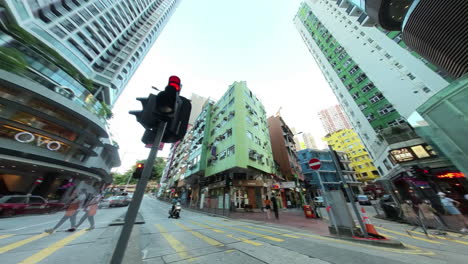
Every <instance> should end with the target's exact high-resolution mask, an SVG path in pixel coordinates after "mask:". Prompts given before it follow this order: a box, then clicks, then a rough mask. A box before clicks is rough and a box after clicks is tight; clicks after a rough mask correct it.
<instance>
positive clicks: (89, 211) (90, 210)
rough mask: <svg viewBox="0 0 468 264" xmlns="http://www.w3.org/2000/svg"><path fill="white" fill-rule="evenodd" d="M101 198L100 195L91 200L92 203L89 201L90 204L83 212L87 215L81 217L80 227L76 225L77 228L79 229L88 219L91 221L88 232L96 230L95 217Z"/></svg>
mask: <svg viewBox="0 0 468 264" xmlns="http://www.w3.org/2000/svg"><path fill="white" fill-rule="evenodd" d="M101 198H102V196H101V195H100V194H98V195H96V196H94V198H93V199H91V201H89V203H88V204H86V205H85V206H84V210H83V211H85V214H84V215H83V216H82V217H81V219H80V221H79V222H78V225H76V228H78V227H79V226H80V225H81V224H82V223H83V222H84V221H85V220H86V219H88V221H89V228H88V229H87V230H93V229H94V228H95V225H94V216H95V215H96V212H97V209H98V204H99V201H100V200H101Z"/></svg>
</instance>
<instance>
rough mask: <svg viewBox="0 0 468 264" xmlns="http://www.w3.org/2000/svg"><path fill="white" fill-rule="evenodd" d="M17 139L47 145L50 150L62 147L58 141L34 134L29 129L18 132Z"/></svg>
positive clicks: (39, 145)
mask: <svg viewBox="0 0 468 264" xmlns="http://www.w3.org/2000/svg"><path fill="white" fill-rule="evenodd" d="M15 140H16V141H18V142H21V143H31V142H35V143H36V146H38V147H42V146H45V147H46V148H47V149H48V150H50V151H58V150H59V149H60V148H61V147H62V145H61V144H60V142H58V141H51V140H49V139H45V138H43V137H42V136H39V135H34V134H33V133H31V132H27V131H22V132H18V133H16V134H15Z"/></svg>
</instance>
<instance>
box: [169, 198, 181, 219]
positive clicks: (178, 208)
mask: <svg viewBox="0 0 468 264" xmlns="http://www.w3.org/2000/svg"><path fill="white" fill-rule="evenodd" d="M181 210H182V206H181V205H180V203H179V202H177V203H176V204H175V205H174V210H172V208H171V209H169V217H168V218H176V219H178V218H179V217H180V211H181Z"/></svg>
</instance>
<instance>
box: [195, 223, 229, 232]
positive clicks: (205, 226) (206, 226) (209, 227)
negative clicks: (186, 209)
mask: <svg viewBox="0 0 468 264" xmlns="http://www.w3.org/2000/svg"><path fill="white" fill-rule="evenodd" d="M189 222H190V223H192V224H194V225H197V226H201V227H204V228H206V229H210V230H211V231H214V232H216V233H224V231H221V230H219V229H215V228H212V227H211V226H208V225H204V224H200V223H197V222H195V221H189Z"/></svg>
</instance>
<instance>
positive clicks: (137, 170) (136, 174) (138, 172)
mask: <svg viewBox="0 0 468 264" xmlns="http://www.w3.org/2000/svg"><path fill="white" fill-rule="evenodd" d="M144 168H145V164H143V163H137V165H136V167H135V171H134V172H133V174H132V177H133V178H134V179H140V178H141V174H142V173H143V169H144Z"/></svg>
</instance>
